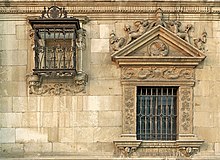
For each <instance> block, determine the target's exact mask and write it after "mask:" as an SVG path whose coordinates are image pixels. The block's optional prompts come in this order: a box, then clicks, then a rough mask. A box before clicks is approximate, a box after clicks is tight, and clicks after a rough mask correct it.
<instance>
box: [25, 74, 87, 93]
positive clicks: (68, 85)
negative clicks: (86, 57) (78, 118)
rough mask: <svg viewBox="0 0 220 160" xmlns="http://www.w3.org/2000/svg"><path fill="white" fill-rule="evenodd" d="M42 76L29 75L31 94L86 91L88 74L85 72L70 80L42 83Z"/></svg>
mask: <svg viewBox="0 0 220 160" xmlns="http://www.w3.org/2000/svg"><path fill="white" fill-rule="evenodd" d="M42 81H43V79H42V76H38V75H33V74H31V75H29V76H28V83H29V94H33V95H75V94H77V93H84V92H85V87H86V82H87V81H88V76H87V75H86V74H85V73H79V74H77V75H76V76H75V77H74V78H73V79H72V80H70V81H68V82H48V83H42Z"/></svg>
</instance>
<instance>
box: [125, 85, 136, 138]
mask: <svg viewBox="0 0 220 160" xmlns="http://www.w3.org/2000/svg"><path fill="white" fill-rule="evenodd" d="M123 107H124V108H123V115H124V116H123V121H124V122H123V126H124V128H123V133H133V134H136V132H135V127H136V126H135V119H136V118H135V116H136V115H135V113H136V112H135V109H136V107H135V87H130V86H125V88H124V106H123Z"/></svg>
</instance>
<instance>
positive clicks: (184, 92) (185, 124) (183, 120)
mask: <svg viewBox="0 0 220 160" xmlns="http://www.w3.org/2000/svg"><path fill="white" fill-rule="evenodd" d="M191 90H192V89H191V88H190V87H180V111H179V116H180V126H181V128H180V129H181V133H191V132H192V113H191V112H192V107H191V106H192V92H191Z"/></svg>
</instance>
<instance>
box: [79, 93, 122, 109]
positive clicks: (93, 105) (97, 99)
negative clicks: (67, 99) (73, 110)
mask: <svg viewBox="0 0 220 160" xmlns="http://www.w3.org/2000/svg"><path fill="white" fill-rule="evenodd" d="M121 98H122V97H121V96H84V97H83V110H86V111H111V110H118V111H119V110H120V109H121V103H122V102H121V101H122V100H121Z"/></svg>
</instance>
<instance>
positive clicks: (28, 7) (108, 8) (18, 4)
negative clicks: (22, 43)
mask: <svg viewBox="0 0 220 160" xmlns="http://www.w3.org/2000/svg"><path fill="white" fill-rule="evenodd" d="M85 2H86V5H85ZM51 4H54V3H53V2H51V1H48V0H47V1H31V3H30V2H29V3H27V2H26V1H10V2H9V1H2V2H0V7H1V8H0V10H1V12H2V13H8V12H10V10H11V12H10V13H40V11H39V7H42V6H50V5H51ZM56 5H58V6H63V5H64V6H68V7H66V9H67V10H69V11H71V13H99V14H100V13H126V14H127V13H137V14H139V15H140V13H152V12H153V11H154V10H155V9H156V7H157V6H158V5H160V6H161V7H163V8H164V11H165V12H167V13H188V14H189V13H197V14H198V13H200V14H213V13H216V14H218V13H219V12H220V11H219V8H218V6H219V5H220V4H219V2H215V1H212V2H201V1H198V2H195V1H193V2H191V1H187V2H185V1H183V2H178V4H177V3H176V2H175V1H167V2H166V1H164V2H160V4H158V2H154V1H149V2H147V3H146V2H144V1H138V2H126V3H121V2H120V1H117V2H114V3H111V2H109V1H102V2H100V1H98V2H94V1H75V2H73V1H71V2H70V1H62V2H60V1H57V2H56ZM167 6H169V7H167ZM69 11H68V12H69Z"/></svg>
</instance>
